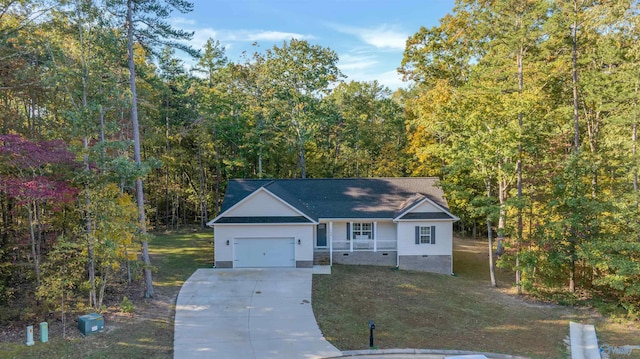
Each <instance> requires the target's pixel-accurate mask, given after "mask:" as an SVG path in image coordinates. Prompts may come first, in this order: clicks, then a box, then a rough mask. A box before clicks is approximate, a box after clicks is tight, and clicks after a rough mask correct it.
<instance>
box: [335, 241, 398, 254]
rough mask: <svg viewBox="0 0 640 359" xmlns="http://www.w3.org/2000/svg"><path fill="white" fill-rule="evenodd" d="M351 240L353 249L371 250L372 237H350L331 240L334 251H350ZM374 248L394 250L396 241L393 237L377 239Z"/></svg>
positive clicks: (396, 244)
mask: <svg viewBox="0 0 640 359" xmlns="http://www.w3.org/2000/svg"><path fill="white" fill-rule="evenodd" d="M351 242H353V250H354V251H373V250H374V243H373V240H372V239H352V240H350V241H348V240H335V239H334V240H333V243H332V244H333V245H332V248H333V251H334V252H349V251H351ZM375 248H376V249H377V250H379V251H388V250H396V249H397V248H398V242H397V241H396V240H395V239H378V240H376V244H375Z"/></svg>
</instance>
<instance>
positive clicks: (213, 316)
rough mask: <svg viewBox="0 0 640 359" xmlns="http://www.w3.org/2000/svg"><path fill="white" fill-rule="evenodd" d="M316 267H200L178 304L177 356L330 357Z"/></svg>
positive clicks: (333, 353)
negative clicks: (317, 309)
mask: <svg viewBox="0 0 640 359" xmlns="http://www.w3.org/2000/svg"><path fill="white" fill-rule="evenodd" d="M311 278H312V270H311V269H299V268H296V269H198V270H197V271H196V272H195V273H194V274H193V275H192V276H191V277H190V278H189V279H188V280H187V282H186V283H185V284H184V285H183V286H182V289H181V290H180V294H179V295H178V300H177V302H176V317H175V333H174V343H173V348H174V355H173V356H174V358H176V359H184V358H234V359H245V358H246V359H266V358H309V359H311V358H329V357H337V356H340V355H341V352H340V351H339V350H338V349H336V348H335V347H334V346H333V345H331V344H330V343H329V342H327V341H326V340H325V339H324V337H323V336H322V333H321V332H320V329H318V324H317V323H316V319H315V317H314V315H313V310H312V309H311Z"/></svg>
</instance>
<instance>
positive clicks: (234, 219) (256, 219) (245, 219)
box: [216, 216, 311, 223]
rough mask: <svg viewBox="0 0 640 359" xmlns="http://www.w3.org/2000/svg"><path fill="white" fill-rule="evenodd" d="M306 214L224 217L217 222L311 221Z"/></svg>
mask: <svg viewBox="0 0 640 359" xmlns="http://www.w3.org/2000/svg"><path fill="white" fill-rule="evenodd" d="M309 222H311V221H310V220H309V219H308V218H307V217H304V216H291V217H286V216H279V217H266V216H263V217H222V218H220V219H218V220H217V221H216V223H309Z"/></svg>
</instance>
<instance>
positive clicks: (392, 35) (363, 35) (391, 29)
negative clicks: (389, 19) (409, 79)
mask: <svg viewBox="0 0 640 359" xmlns="http://www.w3.org/2000/svg"><path fill="white" fill-rule="evenodd" d="M328 26H329V27H331V28H332V29H334V30H336V31H339V32H341V33H343V34H349V35H353V36H356V37H358V38H360V40H362V41H364V42H365V43H367V44H369V45H372V46H374V47H376V48H379V49H392V50H404V48H405V43H406V41H407V38H408V37H409V34H407V33H405V32H403V31H400V30H398V29H397V27H395V26H390V25H381V26H378V27H376V28H366V27H354V26H345V25H338V24H328Z"/></svg>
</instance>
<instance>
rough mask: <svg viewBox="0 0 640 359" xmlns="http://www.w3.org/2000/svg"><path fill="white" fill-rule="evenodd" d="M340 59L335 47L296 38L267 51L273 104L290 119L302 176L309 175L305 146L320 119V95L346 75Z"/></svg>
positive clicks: (279, 113)
mask: <svg viewBox="0 0 640 359" xmlns="http://www.w3.org/2000/svg"><path fill="white" fill-rule="evenodd" d="M337 63H338V56H337V55H336V53H335V52H333V51H332V50H331V49H329V48H323V47H321V46H318V45H310V44H309V43H308V42H307V41H304V40H296V39H291V41H289V43H287V42H284V43H283V44H282V46H281V47H278V46H274V47H273V48H272V49H269V50H267V53H266V55H265V61H264V69H263V71H264V73H265V76H266V78H267V80H268V81H269V82H268V83H267V86H269V88H268V89H267V91H270V92H271V93H272V94H273V100H272V102H271V106H273V109H274V110H275V115H276V116H277V117H278V118H279V119H281V120H283V121H287V124H286V126H283V127H285V128H288V129H291V130H292V131H293V134H291V135H290V136H291V137H292V142H293V145H294V146H295V149H296V151H297V155H298V165H299V168H300V176H301V177H302V178H306V176H307V164H306V149H305V146H306V144H307V141H309V139H310V138H311V137H312V136H313V134H314V132H315V129H316V127H317V123H318V121H319V119H318V117H317V115H316V113H317V108H318V103H319V101H320V98H321V96H322V95H326V94H328V93H329V92H330V88H329V86H330V85H331V84H332V83H334V82H336V81H338V80H339V79H340V78H341V77H343V75H342V73H341V72H340V70H339V69H338V66H337ZM282 125H284V124H282Z"/></svg>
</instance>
